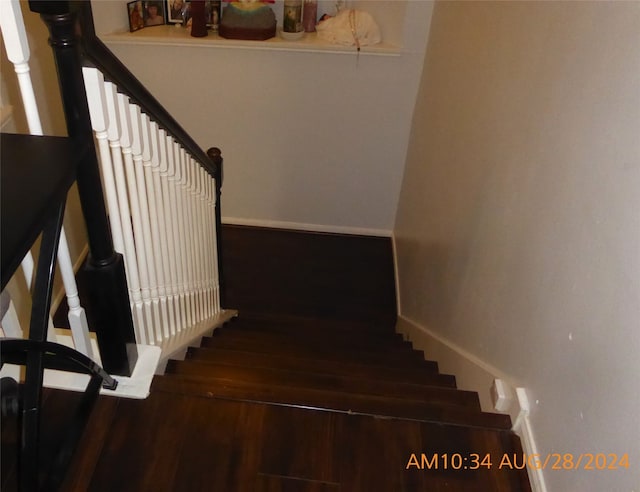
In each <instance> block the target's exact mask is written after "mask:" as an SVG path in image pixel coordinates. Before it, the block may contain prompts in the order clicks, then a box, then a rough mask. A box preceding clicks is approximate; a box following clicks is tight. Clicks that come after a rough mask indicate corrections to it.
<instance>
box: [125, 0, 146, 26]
mask: <svg viewBox="0 0 640 492" xmlns="http://www.w3.org/2000/svg"><path fill="white" fill-rule="evenodd" d="M143 11H144V9H143V6H142V0H138V1H133V2H129V3H127V13H128V14H129V32H134V31H138V30H140V29H142V28H143V27H144V18H143V17H144V14H143Z"/></svg>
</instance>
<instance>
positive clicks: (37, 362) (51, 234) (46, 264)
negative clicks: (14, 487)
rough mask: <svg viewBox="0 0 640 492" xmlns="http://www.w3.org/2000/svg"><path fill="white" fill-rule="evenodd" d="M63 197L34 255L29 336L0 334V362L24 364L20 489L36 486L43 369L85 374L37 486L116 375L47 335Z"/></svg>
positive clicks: (52, 480) (67, 454) (61, 460)
mask: <svg viewBox="0 0 640 492" xmlns="http://www.w3.org/2000/svg"><path fill="white" fill-rule="evenodd" d="M64 208H65V202H64V199H63V200H61V201H60V203H58V204H57V205H56V206H55V207H54V208H53V210H52V212H51V213H50V214H49V217H47V218H45V219H44V220H43V223H44V226H43V229H42V241H41V244H40V255H39V257H38V264H37V268H36V276H35V286H34V291H33V303H32V307H31V320H30V326H29V339H7V338H3V339H0V367H1V366H2V365H4V364H5V363H13V364H19V365H23V366H25V377H24V383H23V385H22V390H21V392H20V393H21V394H20V396H19V403H18V409H17V410H18V424H19V428H20V431H21V432H20V444H19V453H18V474H19V486H20V490H22V491H28V492H31V491H36V490H39V487H40V484H39V473H38V472H39V456H38V451H39V447H40V413H41V404H42V388H43V380H44V370H45V369H62V370H66V371H73V372H79V373H86V374H89V375H90V376H91V380H90V382H89V385H88V386H87V389H86V391H85V393H84V395H83V397H82V401H81V403H80V405H79V406H78V408H77V410H76V415H75V418H74V419H73V420H72V421H71V426H70V427H69V428H67V429H65V434H64V436H65V437H64V439H63V442H62V445H61V446H60V447H59V452H58V456H57V458H56V460H55V462H54V464H53V466H52V467H51V469H50V471H49V474H48V476H47V477H46V479H45V485H44V487H43V489H42V490H57V487H58V485H59V484H60V483H61V481H62V479H63V478H64V473H65V471H66V468H67V466H68V463H69V461H70V458H71V456H72V454H73V450H74V449H75V446H76V444H77V442H78V440H79V438H80V436H81V435H82V431H83V429H84V427H85V426H86V423H87V421H88V418H89V416H90V414H91V409H92V407H93V405H94V403H95V401H96V398H97V396H98V392H99V390H100V386H101V385H103V386H104V387H105V388H108V389H115V388H116V386H117V384H118V383H117V381H116V380H114V379H113V378H112V377H111V376H109V374H107V373H106V372H105V371H104V369H102V368H101V367H100V366H99V365H98V364H96V363H95V362H94V361H92V360H91V359H90V358H88V357H87V356H85V355H83V354H81V353H80V352H77V351H76V350H74V349H72V348H69V347H65V346H64V345H59V344H57V343H53V342H48V341H47V330H48V324H49V310H50V307H51V294H52V291H53V279H54V275H55V266H56V256H57V252H58V244H59V241H60V231H61V230H62V220H63V217H64Z"/></svg>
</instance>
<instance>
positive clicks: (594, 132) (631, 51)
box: [395, 2, 640, 492]
mask: <svg viewBox="0 0 640 492" xmlns="http://www.w3.org/2000/svg"><path fill="white" fill-rule="evenodd" d="M639 137H640V3H638V2H601V3H598V2H495V3H494V2H469V3H467V2H441V3H437V4H436V7H435V10H434V13H433V21H432V26H431V37H430V40H429V45H428V48H427V54H426V58H425V70H424V74H423V77H422V81H421V87H420V90H419V95H418V102H417V106H416V113H415V116H414V121H413V127H412V134H411V139H410V145H409V151H408V159H407V168H406V173H405V176H404V182H403V186H402V192H401V195H400V204H399V209H398V214H397V219H396V226H395V236H396V242H397V256H398V265H399V278H400V291H401V292H400V297H401V313H402V315H403V316H405V317H406V318H408V319H410V320H413V321H414V322H415V323H417V324H419V325H420V326H422V327H423V328H426V329H427V330H431V331H432V332H433V333H435V334H436V335H437V336H439V337H441V338H442V339H445V340H447V341H448V342H449V343H450V344H451V345H452V346H456V347H460V349H461V350H463V351H466V352H467V353H469V354H472V355H473V357H476V358H477V359H478V360H481V361H483V362H484V363H486V364H487V366H492V367H495V368H497V369H498V370H500V371H503V372H504V373H505V374H508V375H509V376H510V377H511V378H512V379H513V380H514V381H515V382H517V383H519V384H522V385H524V386H525V387H527V388H529V389H530V390H531V391H532V394H533V396H534V400H536V401H537V403H538V404H537V405H534V409H533V416H532V422H533V425H534V431H535V433H536V437H537V440H538V444H539V446H540V448H541V449H540V451H541V452H543V453H550V452H556V453H576V455H577V454H579V453H618V454H619V455H620V454H622V453H629V462H630V467H629V469H628V470H604V471H584V470H582V471H574V472H562V471H546V472H545V475H546V480H547V484H548V486H549V490H552V491H558V492H570V491H605V490H606V491H614V490H616V491H630V490H636V491H637V490H640V469H639V468H638V457H639V456H640V424H638V415H639V414H640V386H639V383H638V374H639V373H640V356H639V354H640V326H639V321H640V213H639V210H640V138H639Z"/></svg>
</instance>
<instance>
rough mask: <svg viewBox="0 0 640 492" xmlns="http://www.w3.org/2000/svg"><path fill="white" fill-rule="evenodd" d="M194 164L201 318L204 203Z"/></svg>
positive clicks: (199, 172) (204, 312)
mask: <svg viewBox="0 0 640 492" xmlns="http://www.w3.org/2000/svg"><path fill="white" fill-rule="evenodd" d="M193 164H194V174H195V180H196V186H195V189H196V204H195V206H196V210H195V212H196V229H197V231H198V246H197V251H198V260H197V261H198V265H199V268H198V283H199V290H200V317H201V319H205V318H206V317H207V316H208V313H207V305H206V279H207V277H206V275H205V273H206V271H207V268H206V265H207V264H206V260H205V250H204V241H205V229H204V215H203V210H202V205H203V204H204V196H203V193H202V191H203V189H202V186H203V183H202V168H201V167H200V165H199V164H198V163H197V162H195V161H194V162H193Z"/></svg>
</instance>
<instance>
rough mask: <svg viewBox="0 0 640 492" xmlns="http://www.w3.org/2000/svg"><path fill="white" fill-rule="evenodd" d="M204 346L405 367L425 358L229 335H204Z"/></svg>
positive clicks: (408, 353)
mask: <svg viewBox="0 0 640 492" xmlns="http://www.w3.org/2000/svg"><path fill="white" fill-rule="evenodd" d="M202 346H203V347H210V348H229V349H237V350H245V351H249V352H259V353H269V354H276V355H285V356H286V355H296V356H298V357H315V358H318V359H321V360H338V361H345V362H350V361H353V360H358V361H359V362H361V363H374V364H381V365H385V364H387V365H392V366H395V365H398V366H402V367H420V366H422V365H423V362H424V359H423V354H422V352H418V351H415V350H414V351H402V352H390V353H387V354H383V353H371V352H363V351H358V350H347V349H342V350H341V349H338V348H326V347H322V346H318V347H307V346H304V345H302V344H299V345H296V344H295V343H281V344H277V345H270V344H267V343H261V342H259V341H248V340H243V339H226V338H225V337H214V338H204V339H203V340H202Z"/></svg>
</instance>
